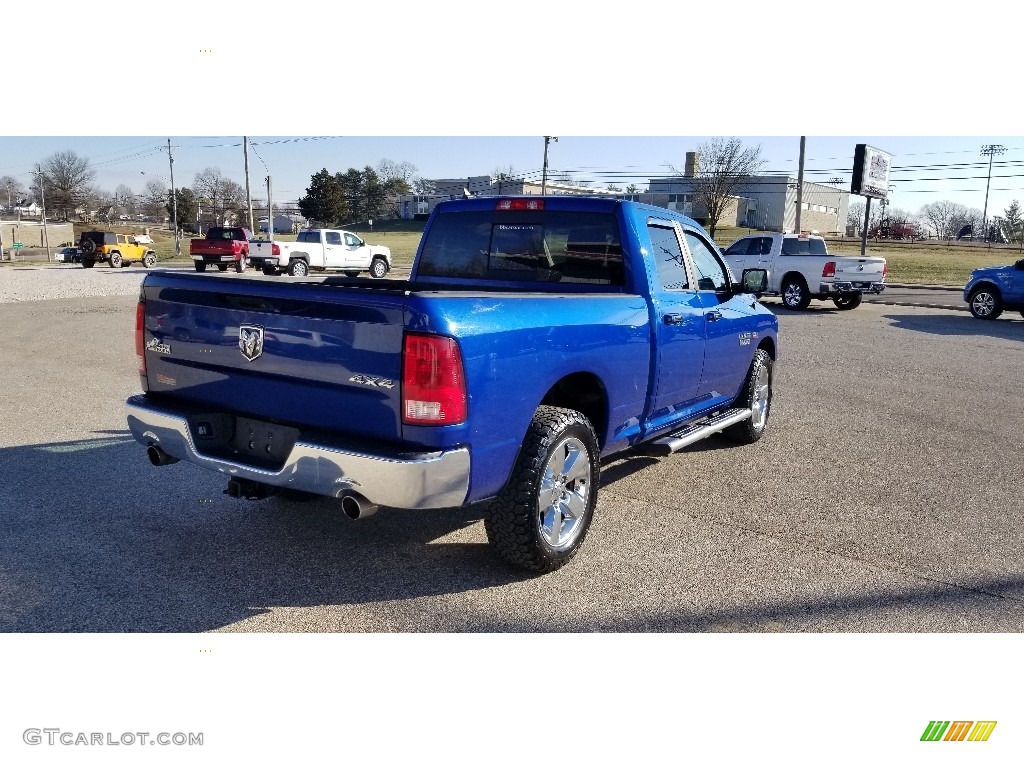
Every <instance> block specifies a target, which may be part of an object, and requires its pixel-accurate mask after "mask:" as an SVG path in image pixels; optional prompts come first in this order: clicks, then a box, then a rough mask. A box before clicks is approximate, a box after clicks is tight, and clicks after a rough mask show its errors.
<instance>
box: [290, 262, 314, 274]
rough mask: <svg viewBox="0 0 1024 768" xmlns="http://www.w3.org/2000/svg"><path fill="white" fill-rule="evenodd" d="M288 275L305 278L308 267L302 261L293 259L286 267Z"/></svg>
mask: <svg viewBox="0 0 1024 768" xmlns="http://www.w3.org/2000/svg"><path fill="white" fill-rule="evenodd" d="M288 274H289V275H292V276H294V277H305V276H306V275H308V274H309V265H308V264H306V262H304V261H303V260H302V259H294V260H293V261H292V262H291V263H290V264H289V265H288Z"/></svg>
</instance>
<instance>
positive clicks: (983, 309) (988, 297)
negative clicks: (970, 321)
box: [971, 291, 996, 317]
mask: <svg viewBox="0 0 1024 768" xmlns="http://www.w3.org/2000/svg"><path fill="white" fill-rule="evenodd" d="M995 308H996V298H995V296H993V295H992V294H991V293H989V292H988V291H978V292H977V293H975V294H974V297H973V298H972V299H971V309H973V310H974V314H975V316H976V317H988V316H989V315H991V314H992V310H994V309H995Z"/></svg>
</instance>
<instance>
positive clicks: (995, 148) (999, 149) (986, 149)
mask: <svg viewBox="0 0 1024 768" xmlns="http://www.w3.org/2000/svg"><path fill="white" fill-rule="evenodd" d="M1005 151H1006V147H1004V146H1003V145H1002V144H986V145H985V146H983V147H982V148H981V154H983V155H988V181H986V182H985V210H984V211H983V212H982V214H981V227H982V231H983V233H984V236H985V237H984V240H982V242H988V185H989V184H990V183H991V182H992V158H993V157H994V156H995V155H1001V154H1003V152H1005Z"/></svg>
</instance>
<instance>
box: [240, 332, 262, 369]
mask: <svg viewBox="0 0 1024 768" xmlns="http://www.w3.org/2000/svg"><path fill="white" fill-rule="evenodd" d="M238 348H239V349H240V350H242V357H244V358H245V359H246V360H255V359H256V358H257V357H259V356H260V355H262V354H263V328H262V327H260V326H258V325H242V326H239V328H238Z"/></svg>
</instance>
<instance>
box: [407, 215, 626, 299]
mask: <svg viewBox="0 0 1024 768" xmlns="http://www.w3.org/2000/svg"><path fill="white" fill-rule="evenodd" d="M417 275H418V277H427V278H449V279H456V280H458V279H472V280H474V281H479V280H487V281H495V282H512V283H524V282H525V283H563V284H580V285H594V286H623V285H624V284H625V268H624V263H623V255H622V238H621V236H620V232H619V222H618V219H617V217H616V215H615V213H614V212H610V211H609V212H598V211H569V210H551V209H546V210H496V209H495V210H467V211H450V212H448V211H446V212H443V213H440V214H438V215H437V216H436V217H435V219H434V222H433V223H432V224H431V226H430V229H429V230H428V231H427V233H426V235H425V240H424V242H423V247H422V250H421V254H420V260H419V266H418V270H417Z"/></svg>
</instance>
